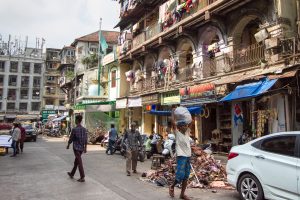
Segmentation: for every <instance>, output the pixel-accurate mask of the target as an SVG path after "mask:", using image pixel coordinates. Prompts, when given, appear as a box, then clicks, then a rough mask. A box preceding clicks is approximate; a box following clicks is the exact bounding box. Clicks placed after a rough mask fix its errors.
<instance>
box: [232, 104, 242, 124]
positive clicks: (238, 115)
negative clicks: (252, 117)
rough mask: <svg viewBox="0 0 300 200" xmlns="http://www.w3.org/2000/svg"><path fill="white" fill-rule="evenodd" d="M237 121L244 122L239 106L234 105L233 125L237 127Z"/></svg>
mask: <svg viewBox="0 0 300 200" xmlns="http://www.w3.org/2000/svg"><path fill="white" fill-rule="evenodd" d="M238 121H240V122H242V123H243V122H244V116H243V112H242V108H241V107H240V105H239V104H235V105H234V125H235V126H237V125H238Z"/></svg>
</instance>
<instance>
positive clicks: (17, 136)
mask: <svg viewBox="0 0 300 200" xmlns="http://www.w3.org/2000/svg"><path fill="white" fill-rule="evenodd" d="M13 125H14V128H13V130H12V136H11V138H10V139H9V140H8V142H9V141H10V140H12V143H11V147H12V148H13V151H14V153H13V155H11V156H10V157H15V156H16V155H17V142H18V141H19V140H20V139H21V131H20V129H19V128H18V126H19V123H18V122H14V123H13Z"/></svg>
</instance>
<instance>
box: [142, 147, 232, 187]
mask: <svg viewBox="0 0 300 200" xmlns="http://www.w3.org/2000/svg"><path fill="white" fill-rule="evenodd" d="M192 152H193V153H192V157H191V165H192V169H191V174H190V177H189V181H188V187H190V188H205V189H209V188H222V189H232V187H231V186H229V184H228V183H227V182H226V171H225V167H224V166H223V165H222V164H221V162H220V161H216V160H215V159H214V157H213V156H212V155H210V154H207V153H206V152H204V151H203V150H202V149H201V148H200V147H192ZM175 170H176V158H171V159H170V160H167V161H165V163H164V164H163V165H162V167H161V168H160V169H158V170H150V171H148V172H147V173H146V174H144V176H146V180H148V181H150V182H153V183H156V184H157V185H159V186H168V185H170V184H171V183H173V182H174V180H175Z"/></svg>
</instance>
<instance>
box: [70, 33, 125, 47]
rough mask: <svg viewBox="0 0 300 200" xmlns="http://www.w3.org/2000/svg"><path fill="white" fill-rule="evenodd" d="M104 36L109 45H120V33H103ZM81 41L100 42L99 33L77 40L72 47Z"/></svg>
mask: <svg viewBox="0 0 300 200" xmlns="http://www.w3.org/2000/svg"><path fill="white" fill-rule="evenodd" d="M102 34H103V36H104V38H105V40H106V42H107V43H109V44H117V43H118V36H119V35H120V33H119V32H117V31H102ZM79 41H81V42H99V31H96V32H94V33H90V34H88V35H84V36H82V37H79V38H76V39H75V41H74V42H73V43H72V46H75V45H76V43H77V42H79Z"/></svg>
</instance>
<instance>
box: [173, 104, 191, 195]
mask: <svg viewBox="0 0 300 200" xmlns="http://www.w3.org/2000/svg"><path fill="white" fill-rule="evenodd" d="M173 119H174V120H175V123H176V131H175V135H176V154H177V167H176V176H175V181H174V183H173V184H172V185H171V186H170V188H169V194H170V196H171V197H172V198H173V197H174V187H175V186H176V184H180V183H182V188H181V193H180V199H184V200H189V199H190V198H189V197H187V196H186V195H185V190H186V188H187V183H188V178H189V176H190V170H191V163H190V157H191V154H192V151H191V145H190V129H189V125H190V124H191V122H192V116H191V114H190V112H189V111H188V109H187V108H185V107H178V108H176V109H175V111H174V113H173Z"/></svg>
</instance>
